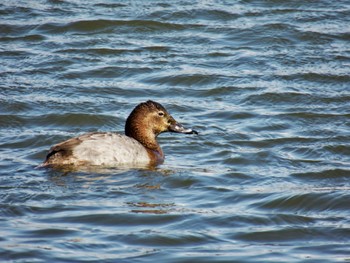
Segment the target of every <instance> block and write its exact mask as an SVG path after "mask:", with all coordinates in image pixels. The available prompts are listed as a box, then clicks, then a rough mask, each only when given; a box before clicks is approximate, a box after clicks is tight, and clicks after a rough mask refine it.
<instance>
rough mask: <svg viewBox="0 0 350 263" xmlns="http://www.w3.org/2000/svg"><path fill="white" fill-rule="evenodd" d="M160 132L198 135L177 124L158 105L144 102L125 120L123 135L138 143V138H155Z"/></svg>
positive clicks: (152, 102)
mask: <svg viewBox="0 0 350 263" xmlns="http://www.w3.org/2000/svg"><path fill="white" fill-rule="evenodd" d="M162 132H177V133H185V134H198V132H197V131H195V130H193V129H186V128H184V127H183V126H182V125H181V124H180V123H178V122H177V121H176V120H175V119H174V118H173V117H172V116H171V115H170V114H169V113H168V112H167V110H166V109H165V108H164V107H163V106H162V105H161V104H159V103H157V102H154V101H151V100H149V101H146V102H143V103H140V104H139V105H137V106H136V107H135V109H134V110H133V111H132V112H131V114H130V115H129V117H128V118H127V120H126V124H125V134H126V135H127V136H130V137H133V138H135V139H137V140H138V141H140V139H139V138H140V137H148V138H149V137H153V138H155V137H157V136H158V135H159V134H160V133H162Z"/></svg>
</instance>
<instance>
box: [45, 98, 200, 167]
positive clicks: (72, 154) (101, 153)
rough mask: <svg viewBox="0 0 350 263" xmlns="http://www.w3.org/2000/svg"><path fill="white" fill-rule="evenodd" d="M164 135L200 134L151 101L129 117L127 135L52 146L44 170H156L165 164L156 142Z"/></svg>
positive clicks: (110, 134) (83, 138)
mask: <svg viewBox="0 0 350 263" xmlns="http://www.w3.org/2000/svg"><path fill="white" fill-rule="evenodd" d="M162 132H177V133H184V134H198V133H197V131H195V130H192V129H186V128H184V127H183V126H182V125H181V124H179V123H178V122H177V121H176V120H175V119H174V118H173V117H172V116H171V115H170V114H169V113H168V112H167V110H166V109H165V108H164V107H163V106H162V105H161V104H159V103H157V102H154V101H151V100H149V101H146V102H143V103H140V104H139V105H137V106H136V107H135V108H134V109H133V111H132V112H131V113H130V115H129V117H128V118H127V120H126V123H125V135H122V134H118V133H115V132H91V133H86V134H83V135H81V136H78V137H75V138H71V139H69V140H66V141H64V142H61V143H58V144H56V145H54V146H52V147H51V149H50V150H49V153H48V154H47V156H46V160H45V161H44V163H43V164H42V165H41V166H43V167H46V166H51V167H55V166H66V165H69V166H90V165H91V166H96V165H97V166H105V167H106V166H107V167H118V166H125V165H127V166H138V165H152V166H154V165H157V164H161V163H163V161H164V153H163V151H162V149H161V147H160V146H159V144H158V142H157V139H156V138H157V136H158V135H159V134H160V133H162Z"/></svg>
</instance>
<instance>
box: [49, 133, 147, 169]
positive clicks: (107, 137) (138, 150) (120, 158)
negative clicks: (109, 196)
mask: <svg viewBox="0 0 350 263" xmlns="http://www.w3.org/2000/svg"><path fill="white" fill-rule="evenodd" d="M149 163H150V158H149V155H148V153H147V150H146V149H145V147H144V146H143V145H142V144H141V143H139V142H138V141H136V140H135V139H133V138H131V137H128V136H125V135H121V134H118V133H113V132H95V133H87V134H84V135H81V136H79V137H76V138H72V139H69V140H67V141H64V142H62V143H60V144H57V145H55V146H53V147H52V148H51V149H50V152H49V154H48V155H47V159H46V162H45V164H47V165H67V164H68V165H102V166H118V165H137V164H139V165H147V164H149Z"/></svg>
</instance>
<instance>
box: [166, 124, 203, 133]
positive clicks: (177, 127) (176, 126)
mask: <svg viewBox="0 0 350 263" xmlns="http://www.w3.org/2000/svg"><path fill="white" fill-rule="evenodd" d="M169 130H170V131H171V132H177V133H184V134H198V132H197V131H196V130H193V129H186V128H185V127H184V126H182V125H181V124H180V123H176V124H173V125H170V127H169Z"/></svg>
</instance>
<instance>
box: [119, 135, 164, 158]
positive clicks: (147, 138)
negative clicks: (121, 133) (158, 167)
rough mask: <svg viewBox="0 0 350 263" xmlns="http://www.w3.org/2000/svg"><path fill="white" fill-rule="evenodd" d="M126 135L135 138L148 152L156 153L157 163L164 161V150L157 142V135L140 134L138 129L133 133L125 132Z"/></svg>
mask: <svg viewBox="0 0 350 263" xmlns="http://www.w3.org/2000/svg"><path fill="white" fill-rule="evenodd" d="M125 135H127V136H129V137H131V138H134V139H135V140H136V141H138V142H139V143H141V144H142V145H143V146H145V148H146V149H147V150H148V151H151V152H154V153H155V154H156V156H157V158H158V160H157V162H162V161H164V153H163V151H162V148H160V145H159V144H158V142H157V139H156V135H155V134H154V133H153V132H152V133H151V132H150V133H144V132H143V133H142V134H141V133H139V132H138V130H137V129H134V130H133V131H132V132H125Z"/></svg>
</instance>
